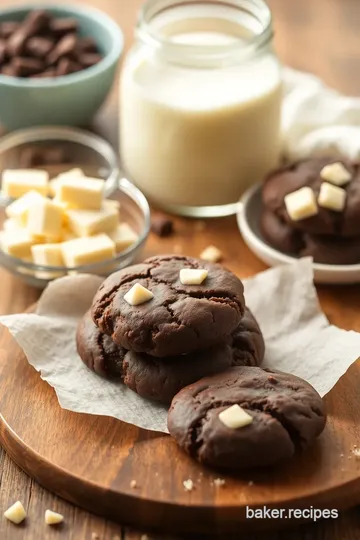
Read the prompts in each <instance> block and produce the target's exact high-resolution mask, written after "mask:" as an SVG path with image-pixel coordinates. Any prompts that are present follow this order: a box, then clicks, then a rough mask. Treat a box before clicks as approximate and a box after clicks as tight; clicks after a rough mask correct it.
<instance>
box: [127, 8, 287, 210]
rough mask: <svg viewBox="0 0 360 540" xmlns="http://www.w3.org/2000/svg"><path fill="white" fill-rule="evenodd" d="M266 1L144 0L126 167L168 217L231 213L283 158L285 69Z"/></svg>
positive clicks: (130, 93) (130, 89)
mask: <svg viewBox="0 0 360 540" xmlns="http://www.w3.org/2000/svg"><path fill="white" fill-rule="evenodd" d="M272 36H273V33H272V24H271V13H270V11H269V9H268V7H267V6H266V4H265V2H263V0H203V1H201V0H197V1H196V0H195V1H176V0H148V1H147V2H146V3H145V5H144V7H143V9H142V11H141V14H140V18H139V23H138V25H137V28H136V37H137V41H136V43H135V45H134V47H133V48H132V50H131V51H130V53H129V54H128V56H127V59H126V61H125V65H124V68H123V73H122V78H121V90H120V94H121V98H120V99H121V111H120V141H121V156H122V163H123V167H124V170H125V171H126V173H127V174H128V175H129V177H130V179H131V180H132V181H133V182H134V183H135V184H136V185H137V186H138V187H139V188H140V189H141V190H142V191H143V192H144V193H145V195H146V196H147V197H148V198H149V199H150V201H151V202H152V203H153V204H155V205H156V206H159V207H161V208H163V209H165V210H167V211H169V212H172V213H176V214H181V215H185V216H196V217H211V216H223V215H228V214H232V213H234V212H235V211H236V209H237V203H238V200H239V197H240V196H241V195H242V193H243V192H244V191H245V190H246V189H247V188H248V187H249V186H251V185H252V184H254V183H256V182H259V181H261V180H262V178H263V177H264V175H265V174H266V173H267V171H269V169H271V168H273V167H275V166H276V165H277V163H278V161H279V155H280V105H281V73H280V65H279V62H278V60H277V58H276V56H275V54H274V51H273V49H272Z"/></svg>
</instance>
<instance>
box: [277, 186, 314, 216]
mask: <svg viewBox="0 0 360 540" xmlns="http://www.w3.org/2000/svg"><path fill="white" fill-rule="evenodd" d="M284 200H285V206H286V210H287V213H288V214H289V216H290V218H291V219H292V220H293V221H300V220H301V219H306V218H308V217H311V216H314V215H315V214H317V213H318V207H317V204H316V198H315V193H314V192H313V190H312V189H311V188H310V187H303V188H301V189H298V190H297V191H293V192H292V193H289V194H288V195H286V196H285V199H284Z"/></svg>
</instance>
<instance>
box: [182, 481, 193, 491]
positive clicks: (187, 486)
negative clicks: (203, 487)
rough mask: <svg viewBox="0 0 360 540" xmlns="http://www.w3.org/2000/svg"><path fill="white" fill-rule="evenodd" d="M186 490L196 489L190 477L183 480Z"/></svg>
mask: <svg viewBox="0 0 360 540" xmlns="http://www.w3.org/2000/svg"><path fill="white" fill-rule="evenodd" d="M183 486H184V489H185V491H192V490H193V489H194V482H193V481H192V480H191V479H190V478H189V479H188V480H184V481H183Z"/></svg>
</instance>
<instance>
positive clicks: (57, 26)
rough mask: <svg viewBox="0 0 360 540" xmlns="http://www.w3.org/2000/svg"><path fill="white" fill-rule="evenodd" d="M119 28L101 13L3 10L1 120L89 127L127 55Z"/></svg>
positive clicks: (16, 123)
mask: <svg viewBox="0 0 360 540" xmlns="http://www.w3.org/2000/svg"><path fill="white" fill-rule="evenodd" d="M123 43H124V40H123V34H122V31H121V29H120V28H119V27H118V26H117V24H116V23H115V22H114V21H113V20H112V19H111V18H110V17H108V16H107V15H105V14H104V13H102V12H101V11H99V10H96V9H92V8H89V7H81V6H70V5H64V6H61V7H60V6H42V7H41V9H38V8H37V9H36V8H33V9H32V7H31V4H29V5H27V6H24V7H17V8H10V9H4V10H0V121H1V124H2V125H4V126H5V128H6V129H8V130H13V129H18V128H23V127H29V126H34V125H72V126H86V125H89V123H90V122H91V120H92V118H93V116H94V115H95V113H96V112H97V111H98V109H99V108H100V106H101V105H102V103H103V102H104V100H105V98H106V96H107V94H108V92H109V90H110V88H111V86H112V84H113V82H114V78H115V73H116V68H117V64H118V62H119V59H120V57H121V53H122V50H123Z"/></svg>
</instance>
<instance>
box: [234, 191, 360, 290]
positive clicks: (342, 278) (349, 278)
mask: <svg viewBox="0 0 360 540" xmlns="http://www.w3.org/2000/svg"><path fill="white" fill-rule="evenodd" d="M262 208H263V205H262V200H261V186H260V185H259V184H257V185H255V186H252V187H251V188H250V189H248V190H247V191H246V192H245V193H244V195H243V197H242V198H241V201H240V205H239V210H238V213H237V222H238V226H239V229H240V232H241V234H242V237H243V239H244V242H245V243H246V245H247V246H248V247H249V249H250V250H251V251H252V252H253V253H255V255H257V256H258V257H259V259H261V260H262V261H263V262H264V263H266V264H268V265H269V266H279V265H280V264H291V263H294V262H296V261H297V260H298V257H294V256H291V255H287V254H285V253H282V252H281V251H278V250H277V249H275V248H273V247H272V246H270V245H269V244H268V242H267V241H266V240H265V239H264V237H263V236H262V234H261V230H260V216H261V212H262ZM313 269H314V281H315V282H316V283H332V284H346V283H360V264H348V265H331V264H320V263H313Z"/></svg>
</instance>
